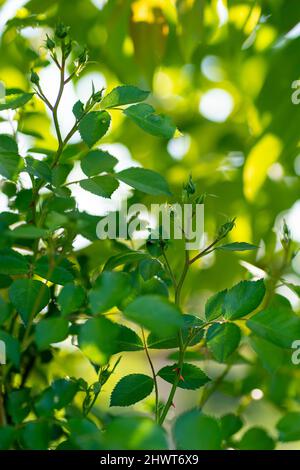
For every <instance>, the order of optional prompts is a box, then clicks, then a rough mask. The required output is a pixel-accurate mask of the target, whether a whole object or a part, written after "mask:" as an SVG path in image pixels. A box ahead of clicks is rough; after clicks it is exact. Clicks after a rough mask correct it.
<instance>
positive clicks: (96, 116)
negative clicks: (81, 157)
mask: <svg viewBox="0 0 300 470" xmlns="http://www.w3.org/2000/svg"><path fill="white" fill-rule="evenodd" d="M109 125H110V115H109V114H108V113H107V112H106V111H93V112H91V113H88V114H87V115H86V116H84V118H82V120H81V121H80V124H79V132H80V135H81V138H82V140H83V141H84V142H85V143H86V144H87V146H88V147H90V148H91V147H93V145H94V144H95V143H96V142H98V140H99V139H101V137H103V136H104V135H105V134H106V132H107V131H108V129H109Z"/></svg>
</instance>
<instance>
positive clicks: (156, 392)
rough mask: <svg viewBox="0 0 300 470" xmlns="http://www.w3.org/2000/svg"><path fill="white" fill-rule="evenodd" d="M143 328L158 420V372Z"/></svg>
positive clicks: (156, 418)
mask: <svg viewBox="0 0 300 470" xmlns="http://www.w3.org/2000/svg"><path fill="white" fill-rule="evenodd" d="M141 330H142V337H143V343H144V351H145V353H146V356H147V359H148V362H149V365H150V369H151V372H152V377H153V382H154V391H155V420H156V421H157V420H158V404H159V394H158V384H157V378H156V372H155V369H154V365H153V362H152V359H151V356H150V354H149V350H148V347H147V342H146V338H145V332H144V328H142V329H141Z"/></svg>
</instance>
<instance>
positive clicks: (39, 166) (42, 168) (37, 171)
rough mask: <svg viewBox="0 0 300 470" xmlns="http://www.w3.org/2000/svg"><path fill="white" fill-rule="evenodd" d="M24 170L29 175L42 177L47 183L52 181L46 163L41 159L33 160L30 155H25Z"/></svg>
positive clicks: (49, 169)
mask: <svg viewBox="0 0 300 470" xmlns="http://www.w3.org/2000/svg"><path fill="white" fill-rule="evenodd" d="M25 161H26V171H27V172H28V174H29V175H32V176H36V177H37V178H40V179H44V180H45V181H47V182H48V183H51V182H52V172H51V168H50V166H49V165H48V163H46V162H44V161H42V160H35V159H34V158H32V157H26V159H25Z"/></svg>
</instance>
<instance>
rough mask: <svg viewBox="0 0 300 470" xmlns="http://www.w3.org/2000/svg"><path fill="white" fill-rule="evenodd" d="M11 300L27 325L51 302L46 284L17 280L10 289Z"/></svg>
mask: <svg viewBox="0 0 300 470" xmlns="http://www.w3.org/2000/svg"><path fill="white" fill-rule="evenodd" d="M9 298H10V300H11V302H12V303H13V305H14V306H15V308H16V310H17V312H18V313H19V314H20V315H21V318H22V320H23V322H24V323H25V325H27V323H28V321H29V319H30V318H33V317H34V316H35V315H36V314H37V313H39V312H40V311H41V310H42V309H43V308H44V307H46V305H47V304H48V303H49V300H50V292H49V288H48V286H47V285H46V284H43V283H42V282H40V281H36V280H32V279H17V280H15V281H14V282H13V283H12V284H11V286H10V288H9Z"/></svg>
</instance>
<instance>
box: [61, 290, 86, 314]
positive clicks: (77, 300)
mask: <svg viewBox="0 0 300 470" xmlns="http://www.w3.org/2000/svg"><path fill="white" fill-rule="evenodd" d="M57 302H58V305H59V306H60V308H61V311H62V313H63V314H64V315H69V314H70V313H73V312H77V311H78V310H79V309H80V307H81V306H82V305H83V304H84V302H85V291H84V289H83V288H82V287H81V286H77V285H76V284H71V283H68V284H66V285H65V286H64V287H63V288H62V290H61V291H60V293H59V296H58V298H57Z"/></svg>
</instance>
